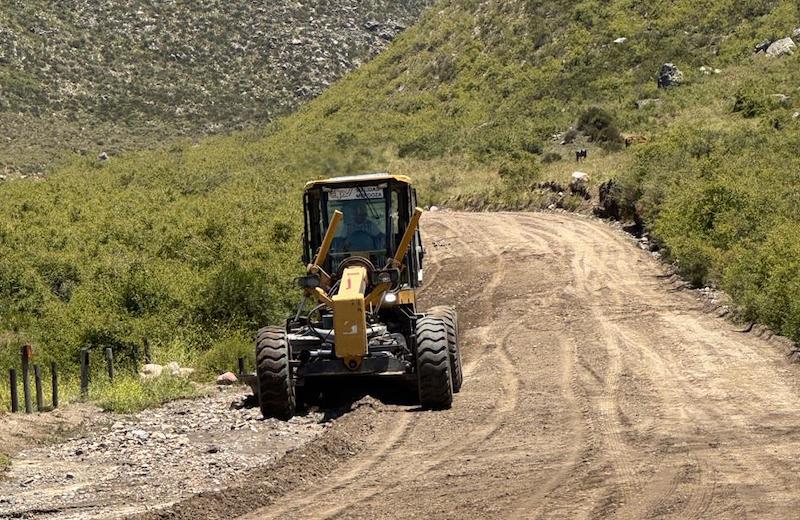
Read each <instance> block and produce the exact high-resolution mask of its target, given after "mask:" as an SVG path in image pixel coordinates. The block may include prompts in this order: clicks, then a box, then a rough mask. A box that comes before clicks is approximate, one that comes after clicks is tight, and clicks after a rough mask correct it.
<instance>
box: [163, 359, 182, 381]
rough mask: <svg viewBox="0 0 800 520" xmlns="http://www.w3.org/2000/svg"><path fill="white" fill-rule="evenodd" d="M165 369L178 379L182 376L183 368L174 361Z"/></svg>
mask: <svg viewBox="0 0 800 520" xmlns="http://www.w3.org/2000/svg"><path fill="white" fill-rule="evenodd" d="M164 368H165V369H166V370H167V372H169V374H170V375H171V376H173V377H178V376H179V375H180V374H181V366H180V365H179V364H178V363H176V362H174V361H173V362H172V363H169V364H168V365H167V366H166V367H164Z"/></svg>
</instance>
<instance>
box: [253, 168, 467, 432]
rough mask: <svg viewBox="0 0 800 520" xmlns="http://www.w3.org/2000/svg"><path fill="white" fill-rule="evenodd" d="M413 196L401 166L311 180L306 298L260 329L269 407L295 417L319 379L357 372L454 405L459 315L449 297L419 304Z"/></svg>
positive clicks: (423, 400) (426, 402)
mask: <svg viewBox="0 0 800 520" xmlns="http://www.w3.org/2000/svg"><path fill="white" fill-rule="evenodd" d="M416 203H417V201H416V191H415V190H414V188H413V187H412V183H411V179H409V178H408V177H404V176H399V175H389V174H369V175H357V176H349V177H337V178H333V179H328V180H323V181H314V182H310V183H308V184H307V185H306V187H305V192H304V195H303V206H304V209H305V229H304V233H303V262H304V263H305V264H306V265H307V268H306V274H305V276H302V277H301V278H299V279H298V284H299V286H300V287H301V288H302V290H303V298H302V301H301V303H300V305H299V306H298V309H297V312H296V313H295V314H294V315H293V316H292V317H290V318H289V319H288V320H287V321H286V323H285V325H284V326H281V327H266V328H263V329H261V330H259V331H258V333H257V335H256V378H257V380H256V381H254V386H255V387H256V389H257V395H258V397H259V401H260V405H261V411H262V413H263V414H264V416H265V417H275V418H278V419H282V420H288V419H289V418H290V417H292V416H293V415H294V414H295V410H296V409H297V408H298V407H299V406H302V405H303V402H304V400H305V399H307V398H308V397H309V396H311V395H312V394H313V393H315V392H318V391H319V389H320V388H326V391H334V392H335V391H336V388H339V387H341V385H340V383H343V382H344V381H345V380H348V381H349V380H351V379H352V378H366V379H370V378H380V379H381V380H386V381H387V382H389V381H394V382H395V383H398V384H402V383H404V382H405V383H413V385H411V387H412V388H415V389H416V392H418V399H419V403H420V405H421V406H422V407H423V408H426V409H445V408H450V406H451V405H452V401H453V393H454V392H458V391H459V390H460V388H461V382H462V370H461V358H460V354H459V344H458V339H459V338H458V317H457V314H456V311H455V309H454V308H452V307H446V306H442V307H434V308H432V309H430V310H428V312H427V313H420V312H418V310H417V306H416V292H415V291H416V289H417V288H418V287H419V286H420V285H421V283H422V263H423V257H424V253H425V250H424V248H423V247H422V241H421V238H420V233H419V221H420V216H421V215H422V210H421V209H419V208H418V207H416Z"/></svg>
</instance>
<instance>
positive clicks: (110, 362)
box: [106, 347, 114, 382]
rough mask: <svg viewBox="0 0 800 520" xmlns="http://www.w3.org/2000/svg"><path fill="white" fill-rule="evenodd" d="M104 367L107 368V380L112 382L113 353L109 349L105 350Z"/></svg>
mask: <svg viewBox="0 0 800 520" xmlns="http://www.w3.org/2000/svg"><path fill="white" fill-rule="evenodd" d="M106 367H107V368H108V379H109V381H112V382H113V381H114V351H113V350H112V349H111V347H108V348H106Z"/></svg>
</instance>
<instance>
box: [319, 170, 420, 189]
mask: <svg viewBox="0 0 800 520" xmlns="http://www.w3.org/2000/svg"><path fill="white" fill-rule="evenodd" d="M388 180H395V181H398V182H403V183H405V184H411V177H406V176H405V175H391V174H388V173H366V174H361V175H346V176H344V177H332V178H330V179H322V180H318V181H311V182H307V183H306V188H305V189H309V188H313V187H315V186H327V185H329V184H345V183H348V182H380V181H388Z"/></svg>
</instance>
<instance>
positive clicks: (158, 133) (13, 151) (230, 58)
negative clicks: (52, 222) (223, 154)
mask: <svg viewBox="0 0 800 520" xmlns="http://www.w3.org/2000/svg"><path fill="white" fill-rule="evenodd" d="M429 3H430V2H428V1H427V0H403V1H399V2H398V1H386V0H370V1H352V0H347V1H338V2H331V1H318V0H315V1H305V2H289V1H277V2H249V1H241V0H235V1H219V0H191V1H186V0H180V1H174V2H173V1H162V0H136V1H124V2H123V1H120V0H100V1H94V0H92V1H86V0H68V1H63V2H49V1H42V0H8V1H4V2H3V3H2V5H0V126H2V128H3V135H2V139H0V167H2V166H8V167H13V168H15V169H20V170H22V171H24V172H40V171H44V170H46V169H47V168H48V167H49V166H50V165H51V163H52V161H53V159H54V158H57V157H59V156H60V153H59V152H63V151H65V150H67V151H68V150H70V149H72V150H76V151H79V150H82V151H84V152H85V153H88V154H89V155H91V156H92V157H94V156H96V155H98V154H99V153H100V152H102V151H106V152H108V153H110V154H114V153H116V152H119V151H120V150H126V149H127V150H131V149H135V148H141V147H143V146H151V145H153V144H155V143H158V142H160V141H162V140H164V139H171V138H174V137H175V136H180V137H196V136H200V135H206V134H213V133H220V132H226V131H230V130H235V129H241V128H243V127H249V126H252V125H254V124H255V125H261V124H264V123H265V122H267V121H270V120H272V119H274V118H275V117H277V116H280V115H284V114H286V113H287V112H289V111H290V110H291V109H293V108H294V107H296V106H297V105H298V104H299V103H300V102H301V101H304V100H308V99H310V98H312V97H314V96H316V95H317V94H319V93H320V92H321V91H322V90H324V89H325V88H326V87H327V86H328V85H329V84H330V83H333V82H334V81H336V80H337V79H339V78H340V77H341V76H342V75H344V74H345V73H346V72H348V71H350V70H352V69H354V68H356V67H358V66H359V65H360V64H361V63H363V62H365V61H367V60H368V59H369V58H371V57H372V56H374V55H375V54H376V53H377V52H378V51H380V50H381V49H383V48H384V47H385V46H386V45H387V43H388V41H389V40H391V39H393V38H394V37H395V36H396V35H397V34H398V33H399V32H400V31H401V30H402V29H403V28H404V27H405V26H407V25H410V24H412V23H413V22H414V20H415V19H416V18H417V17H418V16H419V14H420V12H421V11H422V9H423V8H424V7H425V6H426V5H427V4H429ZM0 173H2V172H0Z"/></svg>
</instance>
